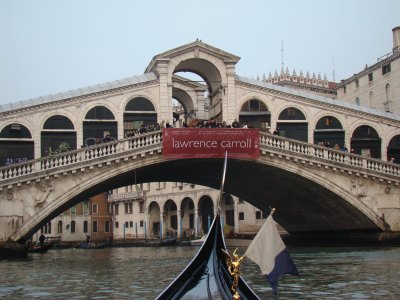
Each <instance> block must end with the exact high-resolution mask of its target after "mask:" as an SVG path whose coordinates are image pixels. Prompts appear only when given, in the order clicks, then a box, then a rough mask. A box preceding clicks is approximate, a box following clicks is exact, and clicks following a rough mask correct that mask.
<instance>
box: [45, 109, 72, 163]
mask: <svg viewBox="0 0 400 300" xmlns="http://www.w3.org/2000/svg"><path fill="white" fill-rule="evenodd" d="M74 129H75V128H74V124H73V123H72V122H71V120H70V119H68V118H67V117H65V116H61V115H55V116H51V117H50V118H48V119H47V120H46V122H45V123H44V125H43V129H42V132H41V143H40V146H41V156H42V157H43V156H48V155H52V154H58V153H60V152H63V151H68V150H75V149H76V132H75V131H74Z"/></svg>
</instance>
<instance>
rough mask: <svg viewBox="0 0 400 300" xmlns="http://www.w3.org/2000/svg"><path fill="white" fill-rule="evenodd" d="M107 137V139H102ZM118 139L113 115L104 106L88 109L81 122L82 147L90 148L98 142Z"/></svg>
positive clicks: (116, 125)
mask: <svg viewBox="0 0 400 300" xmlns="http://www.w3.org/2000/svg"><path fill="white" fill-rule="evenodd" d="M105 137H107V139H104V138H105ZM117 138H118V124H117V121H115V117H114V114H113V113H112V112H111V111H110V110H109V109H108V108H107V107H105V106H95V107H93V108H92V109H90V110H89V111H88V112H87V114H86V116H85V121H83V145H84V146H91V145H93V144H96V143H98V142H103V141H110V140H114V139H117Z"/></svg>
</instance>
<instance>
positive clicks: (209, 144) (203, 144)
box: [172, 138, 252, 149]
mask: <svg viewBox="0 0 400 300" xmlns="http://www.w3.org/2000/svg"><path fill="white" fill-rule="evenodd" d="M220 145H221V148H242V149H243V148H251V147H252V143H251V139H246V140H245V141H221V143H220ZM172 147H173V148H218V142H217V141H177V140H175V139H174V138H173V139H172Z"/></svg>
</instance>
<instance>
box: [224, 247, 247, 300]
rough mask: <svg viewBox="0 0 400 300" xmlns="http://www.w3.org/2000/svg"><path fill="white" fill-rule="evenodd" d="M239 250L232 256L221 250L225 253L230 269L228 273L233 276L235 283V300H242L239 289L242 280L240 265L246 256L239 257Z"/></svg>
mask: <svg viewBox="0 0 400 300" xmlns="http://www.w3.org/2000/svg"><path fill="white" fill-rule="evenodd" d="M237 249H238V248H236V249H235V251H233V253H232V256H231V255H230V254H229V253H228V252H227V251H225V250H224V249H221V250H222V252H224V253H225V255H226V265H227V267H228V271H229V273H230V274H231V276H232V279H233V283H232V287H231V289H232V291H233V293H234V294H233V296H232V299H233V300H240V295H239V293H238V290H237V287H238V283H239V278H240V264H241V263H242V261H243V259H244V256H239V255H237V254H236V251H237Z"/></svg>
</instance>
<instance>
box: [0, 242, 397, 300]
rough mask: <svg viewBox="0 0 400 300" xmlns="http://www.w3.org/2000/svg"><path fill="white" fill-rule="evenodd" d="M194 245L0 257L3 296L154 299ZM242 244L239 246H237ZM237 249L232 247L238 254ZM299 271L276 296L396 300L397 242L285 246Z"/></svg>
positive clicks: (256, 286) (255, 283) (254, 273)
mask: <svg viewBox="0 0 400 300" xmlns="http://www.w3.org/2000/svg"><path fill="white" fill-rule="evenodd" d="M197 250H198V248H195V247H161V248H109V249H107V248H106V249H98V250H82V249H63V250H50V251H49V252H48V253H45V254H31V255H30V256H29V257H28V258H26V259H21V260H11V261H6V260H3V261H0V268H1V270H2V272H1V273H0V297H1V298H4V299H17V298H35V299H49V298H51V299H62V298H63V299H65V298H69V299H137V300H140V299H143V300H144V299H154V298H155V297H156V296H157V295H158V293H159V292H161V291H162V290H163V289H164V288H165V287H166V286H167V285H168V284H169V283H170V282H171V281H172V280H173V279H174V278H175V276H176V275H177V274H179V273H180V272H181V271H182V270H183V268H184V267H185V266H186V265H187V264H188V263H189V262H190V261H191V259H192V258H193V257H194V255H195V253H196V252H197ZM241 250H242V251H241ZM244 250H245V249H240V250H239V253H244ZM289 251H290V253H291V255H292V257H293V259H294V261H295V263H296V265H297V267H298V269H299V271H300V273H301V276H300V277H294V276H290V275H288V276H284V277H283V279H282V280H281V281H280V284H279V297H278V299H397V298H399V297H400V286H399V284H398V282H399V281H400V248H385V249H376V248H375V249H365V248H359V249H356V248H319V249H316V248H311V249H308V248H293V249H289ZM241 270H242V274H243V277H244V278H245V280H246V281H247V282H248V284H249V285H250V286H251V287H252V288H253V290H255V291H256V293H257V294H258V295H259V296H260V297H261V298H262V299H271V298H272V292H271V289H270V288H269V285H268V282H267V280H266V279H265V277H264V276H262V275H261V274H260V270H259V268H258V266H257V265H255V264H254V263H252V262H251V261H250V260H245V262H244V263H243V264H242V269H241Z"/></svg>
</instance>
